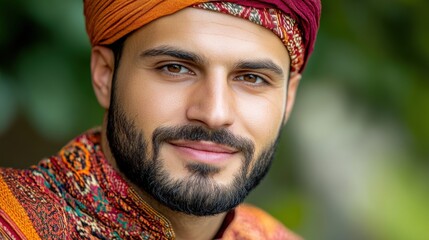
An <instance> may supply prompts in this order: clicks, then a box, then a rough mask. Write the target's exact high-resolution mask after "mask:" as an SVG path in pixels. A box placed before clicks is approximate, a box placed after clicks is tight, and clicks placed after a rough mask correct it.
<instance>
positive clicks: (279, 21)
mask: <svg viewBox="0 0 429 240" xmlns="http://www.w3.org/2000/svg"><path fill="white" fill-rule="evenodd" d="M193 7H196V8H200V9H205V10H211V11H216V12H221V13H226V14H230V15H233V16H236V17H240V18H243V19H246V20H249V21H251V22H253V23H255V24H257V25H260V26H263V27H265V28H267V29H269V30H271V31H272V32H273V33H275V34H276V35H277V36H278V37H279V38H280V40H281V41H282V42H283V44H284V45H285V46H286V48H287V51H288V53H289V56H290V61H291V62H290V71H291V72H292V73H296V72H299V70H300V69H301V67H302V65H303V64H304V52H305V49H304V45H303V43H302V38H301V32H300V31H299V29H298V27H297V25H296V24H295V20H293V19H292V18H290V17H289V16H286V15H285V14H283V13H282V12H281V11H280V10H277V9H272V8H253V7H244V6H241V5H238V4H235V3H230V2H208V3H200V4H196V5H194V6H193Z"/></svg>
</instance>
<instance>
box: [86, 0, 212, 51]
mask: <svg viewBox="0 0 429 240" xmlns="http://www.w3.org/2000/svg"><path fill="white" fill-rule="evenodd" d="M201 2H207V0H206V1H204V0H177V1H171V0H170V1H168V0H145V1H143V0H140V1H138V0H84V15H85V20H86V31H87V33H88V36H89V39H90V41H91V45H92V46H95V45H109V44H112V43H114V42H115V41H116V40H119V39H120V38H121V37H123V36H125V35H127V34H128V33H130V32H133V31H134V30H136V29H139V28H140V27H142V26H144V25H146V24H147V23H149V22H151V21H153V20H155V19H157V18H160V17H162V16H165V15H169V14H173V13H175V12H177V11H179V10H181V9H183V8H186V7H189V6H191V5H193V4H196V3H201Z"/></svg>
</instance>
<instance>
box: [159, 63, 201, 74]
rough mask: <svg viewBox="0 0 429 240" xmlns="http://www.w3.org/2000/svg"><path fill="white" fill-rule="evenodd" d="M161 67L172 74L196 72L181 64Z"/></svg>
mask: <svg viewBox="0 0 429 240" xmlns="http://www.w3.org/2000/svg"><path fill="white" fill-rule="evenodd" d="M160 69H161V70H162V71H165V72H167V73H170V74H171V73H173V74H192V75H193V74H194V73H193V72H192V71H191V70H189V69H188V68H186V67H184V66H182V65H180V64H167V65H164V66H162V67H161V68H160Z"/></svg>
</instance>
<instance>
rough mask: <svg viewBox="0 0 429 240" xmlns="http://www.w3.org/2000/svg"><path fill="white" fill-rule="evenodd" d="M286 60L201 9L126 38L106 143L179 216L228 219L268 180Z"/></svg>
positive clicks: (270, 38) (256, 32) (262, 35)
mask: <svg viewBox="0 0 429 240" xmlns="http://www.w3.org/2000/svg"><path fill="white" fill-rule="evenodd" d="M288 74H289V57H288V53H287V51H286V49H285V47H284V45H283V44H282V43H281V41H280V40H279V39H278V37H277V36H276V35H274V34H273V33H271V32H270V31H269V30H267V29H265V28H263V27H260V26H257V25H255V24H253V23H251V22H248V21H246V20H243V19H239V18H236V17H232V16H229V15H225V14H220V13H215V12H209V11H206V10H199V9H185V10H182V11H180V12H178V13H176V14H173V15H170V16H167V17H163V18H160V19H158V20H156V21H154V22H152V23H150V24H148V25H146V26H145V27H143V28H141V29H140V30H138V31H137V32H135V33H133V34H132V35H130V36H129V37H128V38H127V40H126V41H125V43H124V48H123V52H122V57H121V60H120V65H119V67H118V69H117V70H116V72H115V77H114V82H113V83H112V85H113V86H112V96H111V103H110V107H109V115H108V124H107V125H108V126H107V131H106V132H107V137H108V141H109V147H110V150H111V152H112V154H113V156H114V158H115V160H116V164H117V166H118V168H119V169H120V171H121V172H123V173H124V175H125V176H126V177H127V178H128V179H129V180H130V181H132V182H134V183H135V184H136V185H137V186H139V187H140V188H141V189H142V190H144V191H145V192H146V193H148V194H150V195H152V196H153V197H154V198H155V199H156V200H158V201H159V202H161V203H162V204H164V205H166V206H168V207H170V208H171V209H173V210H176V211H181V212H184V213H187V214H193V215H213V214H217V213H221V212H225V211H227V210H229V209H231V208H233V207H235V206H236V205H237V204H239V203H240V202H242V201H243V200H244V198H245V197H246V195H247V194H248V192H249V191H250V190H251V189H253V188H254V187H255V186H256V185H257V184H258V182H259V181H260V179H261V178H262V177H263V176H264V175H265V173H266V171H267V169H268V167H269V165H270V163H271V160H272V156H273V151H274V148H275V143H276V141H277V138H278V135H279V131H280V128H281V126H282V124H283V119H284V117H285V112H286V96H287V76H288Z"/></svg>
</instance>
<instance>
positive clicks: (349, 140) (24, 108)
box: [0, 0, 429, 240]
mask: <svg viewBox="0 0 429 240" xmlns="http://www.w3.org/2000/svg"><path fill="white" fill-rule="evenodd" d="M428 25H429V1H427V0H377V1H373V0H361V1H355V0H331V1H325V2H324V3H323V14H322V23H321V29H320V32H319V36H318V42H317V45H316V50H315V52H314V54H313V57H312V59H311V61H310V63H309V65H308V67H307V69H306V71H305V73H304V76H303V81H302V84H301V86H300V90H299V93H298V99H297V102H296V105H295V109H294V112H293V114H292V117H291V119H290V121H289V123H288V124H287V126H286V127H285V129H284V131H283V136H282V141H281V144H280V148H279V150H278V154H277V158H276V160H275V162H274V164H273V168H272V171H271V172H270V174H269V177H267V178H266V179H265V180H264V182H263V183H262V184H261V186H260V187H258V189H257V190H256V191H254V192H253V193H252V194H251V196H250V198H249V201H250V202H253V203H256V204H258V205H259V206H261V207H262V208H264V209H266V210H267V211H268V212H270V213H271V214H273V215H274V216H276V217H277V218H278V219H280V220H281V221H282V222H284V223H285V224H286V225H287V226H288V227H289V228H291V229H292V230H294V231H296V232H298V233H299V234H300V235H302V236H304V237H305V238H306V239H317V240H324V239H326V240H335V239H341V240H342V239H348V240H353V239H370V240H372V239H387V240H428V239H429V81H428V76H429V26H428ZM89 51H90V46H89V42H88V39H87V36H86V33H85V29H84V20H83V14H82V1H71V0H61V1H60V0H38V1H35V0H25V1H24V0H14V1H8V0H0V165H1V166H4V167H26V166H29V165H31V164H35V163H36V162H37V161H38V160H40V159H41V158H43V157H46V156H49V155H50V154H54V153H55V152H56V151H57V150H58V149H59V148H60V147H61V146H62V145H64V144H65V143H66V142H67V141H69V140H70V139H72V138H73V137H74V136H76V135H78V134H80V133H81V132H83V131H85V130H86V129H88V128H91V127H93V126H97V125H99V124H100V123H101V120H102V118H101V117H102V114H103V111H102V110H101V108H100V107H99V106H98V103H97V102H96V100H95V97H94V94H93V92H92V87H91V83H90V72H89Z"/></svg>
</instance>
